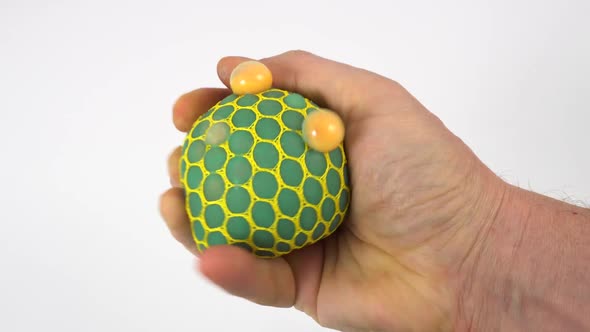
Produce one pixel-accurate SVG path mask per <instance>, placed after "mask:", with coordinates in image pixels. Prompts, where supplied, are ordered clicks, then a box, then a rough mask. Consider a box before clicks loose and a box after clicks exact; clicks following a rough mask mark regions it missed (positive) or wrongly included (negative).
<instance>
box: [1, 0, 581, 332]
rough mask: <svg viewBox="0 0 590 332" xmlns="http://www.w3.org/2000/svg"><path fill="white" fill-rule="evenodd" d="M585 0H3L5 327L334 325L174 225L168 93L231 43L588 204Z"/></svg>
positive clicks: (210, 69)
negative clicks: (327, 68) (213, 268)
mask: <svg viewBox="0 0 590 332" xmlns="http://www.w3.org/2000/svg"><path fill="white" fill-rule="evenodd" d="M588 17H590V2H589V1H587V0H579V1H564V0H554V1H533V0H527V1H508V0H504V1H436V0H432V1H383V0H380V1H368V0H363V1H358V2H346V1H320V0H314V1H301V0H293V1H291V2H286V1H278V0H274V1H258V2H256V1H237V0H225V1H198V0H190V1H188V0H187V1H178V0H171V1H160V2H152V1H129V0H126V1H113V0H103V1H92V2H90V1H66V0H55V1H24V0H0V112H1V113H0V114H1V118H0V153H1V155H2V157H1V158H2V162H1V164H0V167H1V172H0V195H1V201H0V206H1V208H0V222H1V224H0V225H1V226H0V331H7V332H17V331H40V330H42V331H63V332H65V331H68V332H69V331H144V332H147V331H257V332H275V331H323V329H321V328H319V327H317V326H316V324H315V323H314V322H313V321H311V320H310V319H308V318H307V317H306V316H305V315H303V314H301V313H299V312H296V311H295V310H290V309H288V310H285V309H280V310H275V309H271V308H265V307H258V306H255V305H253V304H250V303H248V302H245V301H243V300H240V299H236V298H233V297H230V296H228V295H226V294H225V293H223V292H222V291H220V290H219V289H217V288H216V287H215V286H212V285H211V284H210V283H209V282H207V281H206V280H205V279H202V278H201V277H200V276H199V275H197V274H196V273H195V272H194V270H193V264H194V261H193V259H192V258H191V257H190V255H188V254H187V253H186V252H185V251H184V249H183V248H181V247H180V245H178V244H177V243H176V242H174V241H173V240H172V238H171V237H170V236H169V235H168V232H167V230H166V228H165V226H164V224H163V222H162V221H161V219H160V216H159V213H158V210H157V207H158V196H159V194H160V192H162V191H164V190H165V189H166V187H167V186H168V179H167V177H166V168H165V161H166V157H167V155H168V153H169V151H170V150H171V149H172V148H173V147H174V146H175V145H178V144H180V143H181V140H182V135H181V134H180V133H177V132H176V131H175V130H174V128H173V126H172V124H171V106H172V104H173V102H174V100H175V99H176V97H177V96H178V95H179V94H181V93H183V92H186V91H188V90H191V89H194V88H197V87H201V86H218V85H220V83H219V82H218V81H217V76H216V73H215V65H216V62H217V60H218V59H219V58H220V57H222V56H225V55H245V56H250V57H255V58H256V57H265V56H270V55H274V54H276V53H280V52H283V51H286V50H289V49H305V50H308V51H312V52H315V53H318V54H320V55H322V56H325V57H328V58H332V59H335V60H339V61H343V62H347V63H350V64H353V65H356V66H360V67H364V68H367V69H369V70H373V71H377V72H379V73H381V74H383V75H386V76H388V77H391V78H393V79H395V80H398V81H399V82H401V83H402V84H404V85H405V86H406V87H407V88H408V89H409V90H410V91H411V92H412V93H413V94H414V95H416V96H417V97H418V98H419V99H420V100H421V101H422V102H423V103H424V104H425V105H426V106H427V107H428V108H429V109H431V110H432V111H433V112H434V113H436V114H437V115H438V116H439V117H441V118H442V120H443V121H444V122H445V123H446V124H447V125H448V126H449V128H450V129H452V130H453V131H454V132H455V133H457V134H458V135H459V136H460V137H462V138H463V139H464V140H465V141H466V142H467V144H469V146H470V147H472V148H473V149H474V150H475V151H476V153H477V154H478V155H479V156H480V157H481V158H482V160H483V161H484V162H485V163H486V164H488V165H489V166H490V167H491V168H492V169H493V170H494V171H495V172H497V173H498V174H500V175H501V176H503V177H504V178H505V179H507V180H508V181H510V182H512V183H518V184H520V185H521V186H524V187H526V188H530V189H533V190H535V191H538V192H541V193H544V194H547V195H551V196H553V197H557V198H562V199H563V198H567V199H569V200H571V201H577V202H578V203H583V202H590V176H589V175H588V170H589V169H590V157H589V151H590V149H589V147H588V145H589V144H588V143H589V142H590V139H589V136H590V135H589V134H588V130H589V120H590V116H589V115H588V114H589V112H590V101H589V99H588V97H589V96H590V83H589V81H588V79H589V77H590V20H588Z"/></svg>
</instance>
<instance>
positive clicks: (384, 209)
mask: <svg viewBox="0 0 590 332" xmlns="http://www.w3.org/2000/svg"><path fill="white" fill-rule="evenodd" d="M409 117H414V119H407V120H408V122H410V123H412V122H413V121H427V122H431V123H430V124H426V123H425V125H428V126H432V127H433V129H434V128H436V127H437V126H438V125H439V123H437V121H436V120H435V119H434V118H433V117H432V116H429V115H427V114H426V113H420V114H413V115H409ZM396 120H397V121H396ZM396 123H399V118H398V119H396V118H395V117H394V116H375V117H371V116H370V115H367V117H366V118H365V119H364V120H362V121H355V122H351V123H350V124H348V132H349V133H350V135H349V136H348V137H347V138H346V139H347V153H348V158H349V163H350V167H351V169H352V170H353V171H352V172H351V176H352V178H351V183H352V186H353V192H354V195H353V196H352V202H351V209H350V212H351V213H350V215H349V218H348V219H347V220H346V222H345V223H344V224H343V225H342V227H341V228H340V230H339V231H338V232H336V233H335V234H333V235H332V236H331V237H329V238H327V239H325V240H324V241H323V242H321V243H319V244H318V245H316V246H314V247H312V248H309V249H307V250H306V251H304V252H301V253H299V252H296V253H293V254H292V255H290V257H287V260H288V261H289V262H295V264H293V263H292V264H291V266H292V269H293V270H294V274H295V275H296V276H304V278H305V279H306V281H308V282H310V283H313V282H317V283H318V285H317V286H316V287H312V286H313V285H308V287H304V288H303V289H305V290H307V292H304V293H301V294H298V295H297V298H298V305H299V307H300V308H301V309H303V310H304V311H306V312H307V313H308V314H310V315H312V316H313V317H314V318H315V319H316V320H318V321H319V322H320V323H322V324H325V325H328V326H335V325H337V324H336V322H339V323H338V324H340V325H342V324H343V323H342V320H343V318H344V319H345V320H347V321H348V326H358V325H362V324H366V323H367V322H368V321H371V320H374V321H383V320H388V319H392V320H395V321H396V322H395V323H396V324H401V325H406V324H411V322H412V320H414V321H416V322H420V323H421V324H424V323H426V321H427V322H428V323H427V325H431V324H443V321H444V320H445V319H446V318H448V316H447V315H449V314H450V313H449V312H446V311H447V310H448V308H449V305H450V304H449V303H448V301H450V300H451V299H450V298H449V296H448V295H447V294H445V292H446V291H447V290H446V289H445V285H444V283H443V284H441V281H443V282H444V280H441V278H442V277H441V276H442V272H441V270H442V269H446V268H448V267H447V266H443V261H448V259H447V258H446V257H440V256H441V255H446V256H448V255H453V254H455V253H457V252H458V251H460V249H462V248H463V249H465V251H466V247H467V245H468V244H467V243H464V244H462V245H461V247H462V248H447V249H448V250H446V251H438V249H440V246H438V245H437V243H434V242H433V241H432V240H429V239H432V238H434V236H435V235H444V234H442V233H449V234H452V232H448V231H449V229H450V228H452V225H450V223H451V220H450V218H448V219H447V218H446V216H444V215H443V216H440V217H439V218H438V220H434V219H433V218H432V216H430V215H428V214H425V213H424V209H425V208H427V207H428V206H434V205H435V204H439V205H440V204H441V202H445V203H452V200H454V199H455V198H457V199H458V197H453V196H452V195H456V193H455V190H457V188H459V187H460V186H461V185H462V183H461V181H463V180H464V179H465V176H466V174H467V172H468V170H467V169H466V168H464V169H463V170H464V171H463V172H457V174H449V171H448V169H447V168H449V167H451V168H452V167H453V165H452V156H449V155H448V151H453V150H454V151H456V152H457V153H461V152H462V153H468V151H466V149H464V148H463V147H462V146H460V145H459V144H456V143H457V142H448V144H449V145H450V146H449V147H447V148H446V150H439V152H441V153H436V151H435V148H438V149H441V147H440V144H438V143H437V141H435V140H433V139H432V138H426V139H417V137H419V136H424V133H415V135H411V134H409V135H408V133H406V132H407V131H409V130H410V129H411V128H403V125H401V126H400V125H396ZM394 126H395V128H392V127H394ZM422 128H424V127H422ZM392 129H393V130H392ZM441 129H442V128H441ZM429 135H431V136H432V137H436V135H435V132H434V133H433V132H431V133H429ZM437 139H440V137H437ZM453 145H456V146H453ZM429 150H430V151H429ZM462 150H464V151H462ZM425 155H426V156H429V158H425V157H424V156H425ZM456 157H457V159H459V158H458V157H459V156H456ZM457 169H458V168H457ZM437 200H438V201H437ZM448 239H449V236H447V237H446V238H445V237H444V236H438V237H436V241H437V242H439V243H440V242H441V241H445V240H448ZM298 255H304V256H306V259H305V260H303V259H299V258H298V257H297V256H298ZM312 255H313V256H315V257H314V258H315V259H309V257H310V256H312ZM302 262H306V263H302ZM376 271H389V273H388V274H387V275H383V274H380V273H375V272H376ZM310 274H311V275H313V276H315V277H311V276H310ZM392 275H393V276H394V278H393V279H392ZM392 280H393V282H392ZM385 290H387V291H385ZM385 293H387V294H396V295H395V297H389V298H387V297H384V296H383V294H385ZM351 299H355V301H354V302H351V301H350V300H351ZM384 302H385V303H384ZM353 303H357V304H353ZM358 303H362V304H363V307H359V306H358ZM314 304H315V305H314ZM382 308H387V312H383V309H382ZM425 313H430V317H428V318H427V319H425V318H426V316H428V315H426V316H425ZM417 315H419V317H420V320H417V318H418V317H417ZM412 316H414V317H412ZM400 320H401V321H400ZM375 323H376V324H377V322H375ZM346 325H347V324H346V323H344V326H340V327H341V328H346V327H347V326H346Z"/></svg>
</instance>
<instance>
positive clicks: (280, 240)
mask: <svg viewBox="0 0 590 332" xmlns="http://www.w3.org/2000/svg"><path fill="white" fill-rule="evenodd" d="M318 109H319V108H318V107H317V106H316V105H315V104H314V103H313V102H312V101H310V100H308V99H306V98H304V97H303V96H301V95H299V94H296V93H291V92H288V91H284V90H280V89H272V88H271V89H267V90H265V91H262V92H259V93H248V94H243V95H242V94H232V95H230V96H228V97H226V98H225V99H223V100H221V101H220V102H219V103H217V104H216V105H215V106H213V107H212V108H211V109H210V110H209V111H207V112H206V113H205V114H203V115H202V116H201V117H200V118H199V119H198V120H197V121H196V122H195V123H194V125H193V127H192V129H191V130H190V131H189V133H188V134H187V136H186V138H185V140H184V144H183V148H182V157H181V160H180V174H181V183H182V185H183V187H184V188H185V193H186V202H185V206H186V211H187V214H188V216H189V218H190V223H191V228H192V231H193V238H194V240H195V243H196V246H197V248H198V250H199V251H201V252H202V251H204V250H205V249H207V248H208V247H211V246H215V245H223V244H230V245H235V246H239V247H242V248H244V249H246V250H249V251H250V252H252V253H254V254H255V255H257V256H260V257H277V256H281V255H284V254H287V253H289V252H291V251H293V250H296V249H298V248H302V247H305V246H308V245H310V244H312V243H315V242H317V241H319V240H321V239H323V238H325V237H326V236H328V235H330V234H331V233H332V232H334V231H335V230H336V229H337V228H338V226H340V224H341V223H342V221H343V219H344V217H345V215H346V213H347V210H348V206H349V201H350V188H349V180H348V169H347V159H346V155H345V153H344V148H343V143H340V144H338V145H336V146H330V147H331V149H330V150H329V151H324V152H321V151H319V150H316V149H314V148H313V147H311V146H310V145H308V144H307V143H306V140H305V138H304V133H303V124H304V122H305V120H306V119H307V118H308V117H309V116H310V115H311V114H313V112H315V111H318ZM312 120H313V118H312Z"/></svg>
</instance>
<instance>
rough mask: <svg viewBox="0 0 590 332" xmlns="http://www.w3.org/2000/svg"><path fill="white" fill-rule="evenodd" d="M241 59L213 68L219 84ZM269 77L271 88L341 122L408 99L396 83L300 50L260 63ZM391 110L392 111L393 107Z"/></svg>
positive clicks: (221, 63)
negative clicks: (327, 110) (301, 98)
mask: <svg viewBox="0 0 590 332" xmlns="http://www.w3.org/2000/svg"><path fill="white" fill-rule="evenodd" d="M246 60H250V59H248V58H244V57H225V58H223V59H221V60H220V61H219V63H218V65H217V73H218V75H219V78H220V79H221V81H222V82H223V83H224V84H225V85H226V86H227V87H230V84H229V78H230V75H231V72H232V71H233V69H234V68H235V67H236V66H237V65H238V64H240V63H242V62H244V61H246ZM260 62H262V63H264V64H265V65H266V66H267V67H268V68H269V69H270V71H271V72H272V74H273V86H274V87H275V88H279V89H284V90H288V91H291V92H297V93H300V94H302V95H303V96H305V97H307V98H310V99H312V100H313V101H314V102H316V103H319V104H320V105H322V106H323V107H327V108H330V109H332V110H334V111H336V112H338V113H340V115H341V116H342V118H343V120H344V121H345V122H348V121H351V120H354V119H355V118H360V117H361V116H362V117H364V116H367V115H378V114H375V113H376V112H379V111H383V108H379V107H374V106H375V105H376V104H377V103H379V102H382V101H385V100H384V99H385V98H387V103H389V104H390V105H391V103H392V102H394V101H395V100H398V101H399V102H400V105H404V104H407V101H408V100H409V98H411V96H410V95H409V93H407V91H405V90H404V89H403V88H402V87H401V86H400V85H399V84H397V83H396V82H394V81H392V80H390V79H388V78H385V77H383V76H380V75H377V74H375V73H372V72H369V71H366V70H363V69H360V68H356V67H352V66H350V65H347V64H343V63H339V62H336V61H332V60H328V59H325V58H322V57H319V56H317V55H314V54H311V53H308V52H304V51H289V52H286V53H283V54H280V55H276V56H273V57H269V58H265V59H262V60H260ZM393 109H395V108H393Z"/></svg>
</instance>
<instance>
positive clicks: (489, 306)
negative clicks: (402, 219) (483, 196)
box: [460, 184, 590, 331]
mask: <svg viewBox="0 0 590 332" xmlns="http://www.w3.org/2000/svg"><path fill="white" fill-rule="evenodd" d="M500 201H501V202H500V204H499V205H498V207H499V208H498V210H497V211H496V213H495V216H494V218H492V219H490V220H489V222H487V223H484V225H483V226H482V227H481V231H480V232H481V234H482V236H481V237H480V239H479V241H478V243H477V244H476V246H474V249H473V250H472V252H470V256H469V257H468V258H467V263H466V270H464V272H466V273H464V277H465V279H464V280H463V283H462V287H463V289H462V291H461V299H460V302H461V306H460V310H461V315H460V316H461V317H462V318H463V322H462V323H463V324H462V325H463V326H462V327H463V328H462V329H460V330H476V331H488V330H490V331H492V330H494V331H495V330H501V331H511V330H514V331H520V330H535V331H540V330H568V331H578V330H582V329H584V328H585V329H589V328H590V326H588V325H587V324H589V321H588V320H587V318H585V317H584V315H583V313H584V312H590V291H589V290H588V286H587V285H588V282H589V281H590V279H589V278H588V277H587V276H588V275H590V274H588V273H590V269H589V268H588V266H589V265H590V250H589V249H590V246H588V245H587V244H586V243H587V242H588V241H587V239H588V235H590V228H589V227H588V226H590V211H589V210H587V209H583V208H580V207H576V206H572V205H569V204H566V203H564V202H561V201H557V200H554V199H551V198H549V197H545V196H542V195H539V194H536V193H533V192H530V191H526V190H523V189H520V188H517V187H515V186H511V185H508V184H505V185H504V190H503V195H502V199H501V200H500Z"/></svg>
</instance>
